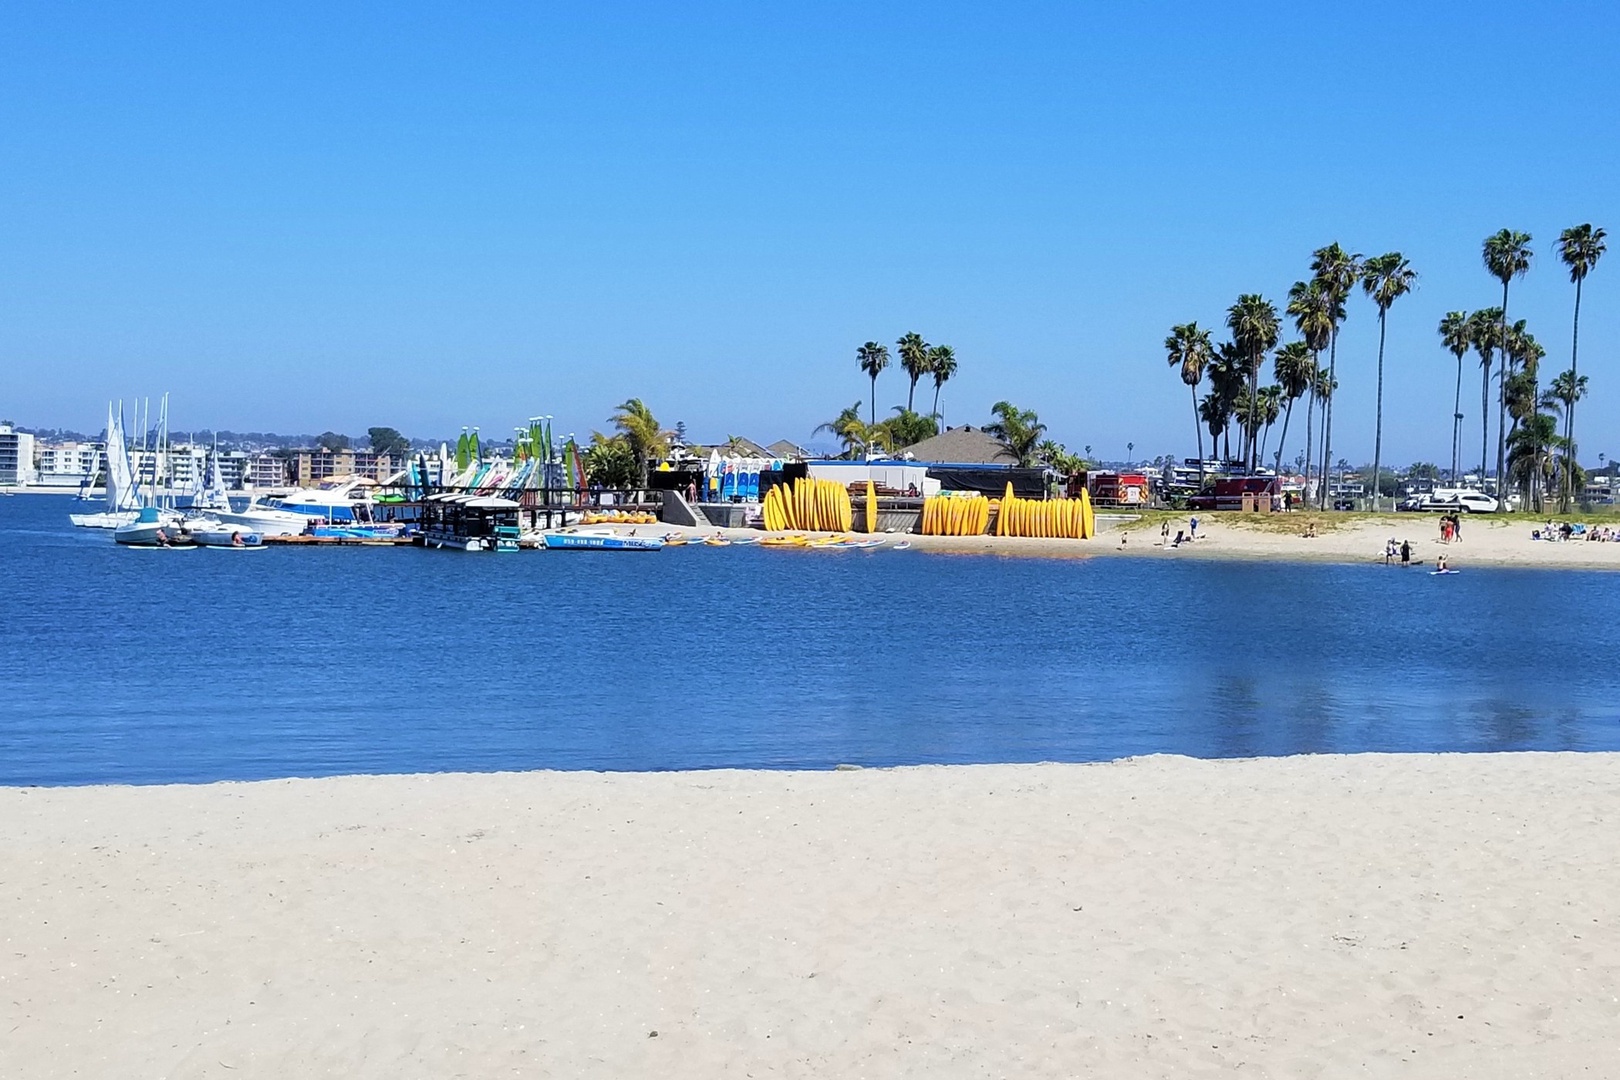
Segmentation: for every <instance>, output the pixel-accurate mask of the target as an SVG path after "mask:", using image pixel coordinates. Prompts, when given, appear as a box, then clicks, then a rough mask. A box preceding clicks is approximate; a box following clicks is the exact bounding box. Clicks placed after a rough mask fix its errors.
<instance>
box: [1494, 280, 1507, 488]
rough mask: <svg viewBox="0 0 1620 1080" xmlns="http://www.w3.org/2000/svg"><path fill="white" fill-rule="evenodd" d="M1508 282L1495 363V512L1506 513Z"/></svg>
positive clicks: (1503, 302)
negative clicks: (1500, 349) (1499, 346)
mask: <svg viewBox="0 0 1620 1080" xmlns="http://www.w3.org/2000/svg"><path fill="white" fill-rule="evenodd" d="M1507 304H1508V283H1507V279H1505V278H1504V279H1503V281H1502V358H1501V359H1500V360H1499V361H1498V362H1497V365H1496V382H1497V386H1496V498H1497V504H1496V512H1497V513H1499V514H1505V513H1507V508H1508V505H1507V477H1506V475H1505V474H1506V470H1507V353H1508V348H1507V310H1508V307H1507Z"/></svg>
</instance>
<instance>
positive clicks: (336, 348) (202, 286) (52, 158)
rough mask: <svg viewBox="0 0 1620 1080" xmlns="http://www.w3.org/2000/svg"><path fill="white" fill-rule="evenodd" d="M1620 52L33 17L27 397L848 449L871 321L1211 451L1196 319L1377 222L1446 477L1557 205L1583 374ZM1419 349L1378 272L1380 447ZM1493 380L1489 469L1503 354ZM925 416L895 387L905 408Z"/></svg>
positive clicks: (1475, 37) (425, 11) (421, 21)
mask: <svg viewBox="0 0 1620 1080" xmlns="http://www.w3.org/2000/svg"><path fill="white" fill-rule="evenodd" d="M1616 40H1620V11H1617V10H1616V9H1615V8H1613V7H1611V6H1599V5H1592V6H1585V7H1582V6H1575V5H1557V4H1555V5H1538V6H1535V7H1533V8H1530V7H1521V6H1520V5H1509V4H1499V3H1487V4H1470V5H1466V6H1464V5H1435V6H1426V7H1423V8H1421V9H1420V8H1414V7H1407V8H1401V7H1396V6H1379V7H1365V6H1364V7H1360V8H1355V9H1343V8H1340V9H1334V10H1331V11H1329V10H1317V9H1314V8H1310V7H1306V8H1300V7H1298V6H1296V5H1282V4H1248V5H1243V6H1241V7H1238V8H1225V7H1222V8H1219V9H1217V8H1204V7H1195V6H1187V7H1180V6H1176V5H1155V6H1133V7H1130V8H1129V9H1126V8H1120V9H1118V10H1113V9H1099V10H1092V11H1081V10H1078V9H1076V8H1074V7H1073V6H1071V5H1057V4H1050V5H1047V4H1031V5H1020V6H1018V7H1017V8H1016V10H1010V11H1003V10H997V11H990V10H986V9H978V8H973V7H969V6H966V5H960V6H958V5H939V4H927V5H923V4H893V5H883V6H881V8H877V9H874V8H872V7H870V6H868V5H855V4H841V5H833V4H823V5H816V6H815V7H814V8H813V10H812V9H804V10H776V9H768V8H761V7H759V6H756V5H742V4H731V5H724V4H699V5H686V6H683V7H681V8H680V9H679V10H676V9H673V8H670V7H667V6H664V5H648V4H636V5H618V6H608V5H593V6H586V7H584V8H581V9H578V10H573V11H567V10H560V9H540V8H538V7H535V6H531V5H517V4H492V5H483V6H480V7H478V8H476V9H467V8H463V9H459V10H451V9H448V8H443V7H433V6H427V5H416V4H410V5H392V6H385V5H375V6H357V5H343V6H339V7H336V8H333V7H331V6H327V5H313V4H283V5H276V6H274V7H271V8H260V9H247V8H235V7H222V6H216V5H201V4H193V5H179V4H155V5H146V6H139V7H135V6H117V5H99V4H92V5H53V4H46V3H40V2H32V0H27V2H24V0H19V2H14V3H11V4H8V5H6V6H5V7H4V9H0V42H3V43H4V44H3V45H0V200H3V202H4V205H5V206H6V208H7V209H6V213H5V214H4V215H3V216H0V414H3V415H5V416H7V417H10V418H13V419H15V420H17V421H18V422H19V423H23V424H27V425H31V426H47V427H51V426H60V427H69V428H78V429H80V430H91V431H93V430H97V429H99V427H100V426H101V422H102V420H103V418H104V417H105V409H106V402H107V400H108V399H109V398H117V397H124V398H129V397H130V396H131V395H134V394H150V395H153V396H156V395H157V394H160V393H162V392H164V391H169V392H171V393H172V394H173V403H174V404H173V412H174V417H175V423H176V425H177V426H178V427H182V428H185V427H197V428H200V427H213V428H230V429H236V430H258V431H272V430H273V431H282V432H294V431H309V432H317V431H322V430H326V429H332V430H337V431H343V432H348V433H350V434H355V435H359V434H363V433H364V431H365V429H366V428H367V427H369V426H372V425H380V424H386V425H390V426H393V427H396V428H399V429H400V430H401V431H404V432H405V433H406V434H407V435H412V436H419V437H446V436H448V437H451V438H453V437H454V434H455V432H457V431H459V430H460V428H461V426H462V425H466V424H477V425H480V426H481V427H482V428H483V429H484V430H485V431H486V432H488V433H490V434H491V435H493V436H495V437H499V436H500V435H501V434H503V433H506V432H509V431H510V429H511V428H512V426H513V425H515V424H519V423H521V422H523V421H524V420H525V419H526V418H527V417H528V416H530V415H534V414H537V413H547V414H551V415H553V416H555V417H556V418H557V420H556V423H557V426H558V429H559V430H574V431H577V432H579V433H580V434H581V435H584V434H587V433H588V432H589V431H590V430H592V429H593V428H603V427H605V426H606V424H607V420H606V418H607V416H608V414H609V412H610V411H611V409H612V407H613V406H614V405H615V404H616V403H618V402H620V401H622V400H624V399H625V398H628V397H632V396H635V397H641V398H643V399H644V400H646V401H647V403H648V404H649V405H650V406H651V407H652V408H653V410H654V411H655V412H656V413H657V415H658V416H659V418H660V419H661V420H663V421H664V422H665V423H666V424H667V425H671V426H672V425H673V424H674V423H675V422H676V421H683V422H685V423H686V425H687V427H688V429H689V430H690V432H691V434H692V436H693V437H694V438H697V439H701V440H720V439H723V438H724V437H725V436H726V435H728V434H742V435H747V436H749V437H752V438H755V439H758V440H761V441H764V442H769V441H771V440H774V439H778V438H791V439H795V440H797V441H800V442H804V441H808V440H809V439H810V437H811V431H812V429H813V428H814V427H815V426H816V425H817V424H818V423H821V422H822V421H825V420H829V419H831V418H832V417H833V416H834V415H836V413H837V412H838V410H839V409H840V408H842V407H844V406H846V405H848V404H850V403H851V402H853V401H855V400H857V399H860V400H861V401H863V402H864V401H865V400H866V396H867V383H866V380H865V379H864V377H863V376H862V375H861V374H860V372H859V371H858V370H857V368H856V363H855V350H856V347H857V346H859V345H860V344H861V343H862V342H864V341H867V340H869V339H876V340H879V341H883V342H886V343H888V344H889V345H890V346H891V349H892V347H893V342H894V340H895V339H896V338H898V337H899V336H900V335H901V334H903V333H905V332H907V331H912V330H915V331H918V332H920V333H921V334H923V335H924V336H925V337H927V338H928V339H929V340H930V341H932V342H935V343H948V344H950V345H952V346H953V347H954V348H955V350H956V352H957V355H958V357H959V360H960V365H961V366H960V370H959V373H958V376H957V377H956V379H954V380H953V381H952V382H951V383H949V384H948V385H947V387H946V391H945V394H944V400H943V405H944V413H945V419H946V421H947V423H950V424H960V423H964V422H970V423H975V424H978V423H982V422H983V421H984V420H985V419H986V418H987V414H988V411H989V407H990V405H991V403H992V402H994V401H996V400H998V399H1003V398H1005V399H1010V400H1012V401H1013V402H1015V403H1017V404H1018V405H1020V406H1022V407H1025V408H1033V409H1035V410H1037V411H1038V412H1039V414H1040V417H1041V419H1042V420H1043V421H1044V422H1045V423H1046V424H1047V425H1048V427H1049V428H1050V432H1051V434H1052V435H1053V436H1054V437H1055V438H1057V439H1059V440H1061V441H1064V442H1066V443H1068V444H1069V445H1070V447H1071V448H1072V449H1075V450H1079V449H1081V448H1082V447H1084V446H1087V445H1090V446H1093V447H1094V448H1095V452H1096V455H1097V456H1099V457H1102V458H1119V457H1123V456H1124V454H1125V445H1126V443H1127V442H1132V443H1134V444H1135V456H1137V457H1147V456H1152V455H1156V454H1160V453H1175V454H1177V455H1190V454H1191V453H1193V452H1194V433H1193V429H1192V416H1191V408H1190V405H1189V403H1188V398H1187V393H1186V389H1185V387H1184V386H1183V385H1182V384H1181V383H1180V381H1179V379H1178V378H1177V377H1176V375H1175V373H1174V372H1172V371H1171V370H1170V369H1169V367H1168V366H1167V364H1166V362H1165V357H1164V351H1163V347H1162V341H1163V339H1164V336H1165V334H1166V333H1167V332H1168V330H1169V328H1170V327H1171V326H1172V325H1173V324H1175V323H1179V322H1185V321H1188V320H1192V319H1196V320H1198V321H1199V323H1200V324H1202V325H1204V326H1206V327H1209V326H1216V327H1218V326H1219V325H1220V323H1221V320H1222V318H1223V315H1224V312H1225V309H1226V307H1227V306H1228V305H1229V304H1230V303H1231V302H1232V301H1233V300H1234V299H1235V298H1236V297H1237V295H1238V294H1239V293H1245V292H1260V293H1263V294H1264V295H1265V296H1267V297H1268V298H1269V299H1271V300H1272V301H1273V302H1275V303H1276V304H1277V305H1278V307H1279V308H1281V307H1282V305H1283V303H1284V302H1285V299H1286V293H1287V289H1288V286H1289V285H1290V283H1291V282H1293V281H1294V280H1295V279H1297V278H1301V277H1304V276H1305V275H1306V273H1307V263H1308V260H1309V256H1310V252H1311V250H1312V249H1313V248H1315V247H1318V246H1321V245H1323V244H1326V243H1328V242H1330V241H1335V240H1336V241H1339V242H1341V243H1343V244H1344V245H1345V246H1346V247H1348V248H1350V249H1351V250H1354V251H1360V252H1364V253H1367V254H1376V253H1380V252H1384V251H1387V250H1392V249H1398V250H1400V251H1401V252H1403V253H1404V254H1405V255H1406V256H1407V258H1409V259H1410V260H1411V262H1412V264H1413V266H1414V267H1415V268H1416V269H1417V271H1418V273H1419V275H1420V280H1419V284H1418V289H1417V291H1416V292H1415V293H1414V294H1413V295H1411V296H1409V297H1405V298H1403V299H1402V300H1400V301H1399V302H1398V303H1397V304H1396V305H1395V306H1394V308H1393V309H1392V310H1391V313H1390V321H1389V344H1388V357H1387V360H1386V370H1387V376H1386V378H1387V383H1386V392H1385V413H1384V417H1385V419H1384V423H1385V435H1384V438H1385V446H1384V460H1385V461H1386V462H1387V463H1390V464H1394V465H1405V464H1407V463H1410V462H1412V461H1415V460H1428V461H1434V462H1439V463H1441V464H1442V465H1444V464H1446V463H1447V462H1448V460H1449V453H1450V439H1451V419H1450V417H1451V396H1452V387H1453V382H1454V379H1455V370H1456V369H1455V362H1454V360H1453V358H1452V357H1451V355H1450V354H1449V353H1447V352H1446V351H1445V350H1444V349H1443V348H1442V347H1441V345H1440V342H1439V339H1438V337H1437V334H1436V330H1435V328H1436V324H1437V323H1438V321H1439V319H1440V316H1441V315H1442V314H1443V313H1444V312H1446V311H1449V310H1453V309H1466V310H1473V309H1476V308H1480V307H1487V306H1491V305H1493V304H1495V303H1498V302H1499V300H1500V287H1499V286H1498V285H1497V283H1496V282H1495V281H1494V280H1493V279H1492V278H1490V277H1489V276H1488V275H1487V274H1486V272H1485V270H1484V268H1483V267H1482V265H1481V262H1480V243H1481V241H1482V240H1483V238H1484V237H1485V236H1486V235H1487V234H1489V233H1491V232H1493V231H1495V230H1497V229H1499V228H1502V227H1510V228H1514V229H1519V230H1523V231H1527V232H1529V233H1531V234H1533V236H1534V243H1533V247H1534V249H1535V252H1536V258H1535V263H1534V265H1533V267H1532V269H1531V271H1530V273H1529V275H1528V276H1527V277H1526V278H1525V279H1523V280H1522V281H1521V282H1518V283H1516V284H1515V286H1514V291H1513V296H1512V303H1511V309H1512V310H1511V315H1512V317H1514V318H1527V319H1528V320H1529V321H1530V328H1531V330H1532V331H1533V332H1534V333H1535V334H1536V336H1537V337H1538V338H1539V339H1540V341H1541V343H1542V345H1543V346H1544V347H1545V348H1546V349H1547V358H1546V360H1545V361H1544V362H1543V371H1544V372H1545V373H1546V375H1545V376H1544V380H1543V381H1544V382H1545V381H1546V380H1547V379H1550V377H1551V374H1552V373H1554V372H1557V371H1561V370H1563V369H1564V368H1566V367H1567V366H1568V363H1569V336H1570V319H1571V306H1572V302H1573V289H1572V287H1571V286H1570V284H1569V279H1568V275H1567V273H1566V271H1565V270H1564V268H1563V267H1562V266H1561V265H1560V264H1559V263H1558V261H1557V257H1556V254H1555V252H1554V249H1553V242H1554V241H1555V240H1556V238H1557V235H1558V232H1559V230H1561V229H1563V228H1565V227H1567V226H1571V225H1575V224H1578V223H1581V222H1587V221H1590V222H1593V223H1594V224H1597V225H1600V226H1604V227H1606V228H1608V229H1609V230H1610V232H1611V233H1614V234H1615V235H1616V236H1620V232H1617V230H1620V184H1616V182H1615V176H1616V173H1617V171H1620V169H1617V165H1620V150H1617V146H1616V143H1615V140H1614V139H1613V138H1612V137H1611V135H1610V129H1611V127H1612V124H1611V123H1610V122H1609V120H1608V118H1609V117H1612V116H1613V115H1615V114H1616V112H1617V111H1620V77H1617V76H1616V75H1615V74H1614V73H1613V72H1612V68H1611V65H1609V64H1608V62H1607V61H1608V56H1607V55H1606V51H1605V50H1606V48H1607V47H1608V46H1609V45H1611V44H1612V43H1613V42H1614V41H1616ZM1376 338H1377V320H1376V316H1375V312H1374V309H1373V307H1372V305H1371V304H1370V303H1369V302H1367V301H1366V300H1364V299H1363V298H1361V297H1360V296H1359V295H1358V296H1357V297H1356V298H1355V299H1354V300H1352V302H1351V310H1350V317H1349V321H1348V322H1347V324H1346V326H1345V330H1344V333H1343V335H1342V337H1341V342H1340V351H1339V378H1340V384H1341V386H1340V390H1339V394H1338V396H1337V398H1336V401H1335V419H1334V428H1335V430H1334V446H1335V451H1336V454H1335V456H1343V457H1346V458H1349V459H1350V460H1351V461H1353V462H1357V463H1360V462H1363V461H1367V460H1370V458H1371V454H1372V436H1373V378H1374V363H1375V357H1376V344H1377V341H1376ZM1617 341H1620V254H1616V255H1611V256H1610V258H1609V260H1607V261H1605V262H1603V263H1600V264H1599V266H1598V267H1597V268H1596V269H1595V270H1594V271H1593V273H1592V276H1591V277H1590V278H1589V279H1588V281H1587V284H1586V290H1585V297H1584V306H1583V312H1582V326H1581V342H1582V349H1581V370H1582V372H1583V373H1584V374H1588V375H1590V377H1591V390H1590V395H1589V397H1588V398H1587V399H1586V400H1585V401H1583V402H1582V405H1581V411H1580V416H1579V421H1580V426H1581V432H1582V434H1581V438H1580V442H1581V447H1582V455H1581V456H1582V460H1583V461H1584V462H1585V463H1587V464H1588V465H1589V466H1590V465H1593V464H1595V463H1596V459H1597V454H1598V453H1599V452H1605V453H1607V452H1611V451H1612V452H1615V453H1620V439H1616V440H1615V442H1614V445H1612V446H1610V445H1607V444H1605V443H1604V441H1603V440H1604V439H1605V438H1607V433H1609V432H1612V431H1614V429H1615V425H1616V422H1617V420H1620V372H1616V370H1615V367H1616V365H1615V363H1614V361H1615V351H1616V343H1617ZM1266 371H1267V373H1268V375H1269V371H1270V365H1269V363H1268V365H1267V368H1266ZM1463 379H1464V382H1463V387H1464V390H1463V411H1464V412H1465V413H1466V414H1467V417H1468V418H1467V420H1465V423H1464V438H1463V446H1464V455H1463V461H1464V463H1465V464H1467V463H1469V453H1470V452H1469V451H1468V450H1467V447H1468V446H1469V445H1470V443H1469V437H1468V432H1469V431H1470V430H1473V431H1474V432H1475V436H1474V445H1475V446H1476V448H1477V432H1478V427H1477V425H1478V422H1479V417H1478V415H1477V413H1478V407H1479V406H1478V395H1479V372H1478V368H1477V366H1476V362H1475V361H1474V359H1473V358H1472V357H1470V358H1468V359H1467V360H1465V361H1464V376H1463ZM1470 395H1472V397H1470ZM904 400H905V382H904V378H903V376H902V375H901V374H900V373H899V371H898V370H897V369H891V372H890V373H888V374H886V375H885V376H884V379H883V380H882V381H881V382H880V384H879V408H880V409H886V408H887V407H888V406H890V405H893V404H895V403H898V402H903V401H904ZM1493 424H1494V421H1493ZM1493 432H1494V429H1493ZM1492 437H1493V440H1494V433H1493V436H1492ZM822 441H823V442H825V441H826V440H825V439H823V440H822ZM1302 442H1303V431H1302V430H1301V429H1299V428H1298V426H1297V418H1296V430H1294V431H1291V432H1290V450H1289V453H1288V458H1289V459H1290V460H1291V459H1292V457H1293V454H1294V453H1295V452H1296V451H1297V450H1298V449H1299V448H1300V444H1302Z"/></svg>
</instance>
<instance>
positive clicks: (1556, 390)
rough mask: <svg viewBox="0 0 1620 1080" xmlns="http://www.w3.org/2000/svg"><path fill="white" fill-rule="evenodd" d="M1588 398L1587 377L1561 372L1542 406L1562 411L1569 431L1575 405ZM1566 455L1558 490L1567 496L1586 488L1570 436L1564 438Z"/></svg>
mask: <svg viewBox="0 0 1620 1080" xmlns="http://www.w3.org/2000/svg"><path fill="white" fill-rule="evenodd" d="M1585 396H1586V376H1585V375H1576V374H1575V369H1574V368H1571V369H1569V370H1568V371H1560V372H1559V373H1558V374H1557V375H1555V376H1553V381H1552V386H1551V387H1549V388H1548V390H1547V392H1546V393H1545V394H1542V395H1541V401H1542V404H1543V405H1545V406H1547V407H1548V408H1551V409H1553V410H1555V411H1557V410H1562V411H1563V413H1564V417H1565V425H1564V429H1565V430H1566V431H1567V430H1569V425H1568V417H1569V413H1570V410H1571V409H1573V408H1575V403H1576V402H1577V401H1579V400H1580V399H1581V398H1583V397H1585ZM1563 450H1564V454H1563V456H1562V458H1560V460H1559V464H1558V490H1559V491H1560V492H1561V493H1565V494H1566V495H1572V494H1573V493H1574V492H1575V491H1577V490H1579V489H1580V488H1581V487H1582V486H1584V480H1583V478H1582V474H1581V471H1580V466H1579V465H1578V464H1577V463H1576V461H1575V454H1576V447H1575V444H1574V443H1573V442H1571V441H1570V439H1569V436H1567V435H1566V436H1564V446H1563Z"/></svg>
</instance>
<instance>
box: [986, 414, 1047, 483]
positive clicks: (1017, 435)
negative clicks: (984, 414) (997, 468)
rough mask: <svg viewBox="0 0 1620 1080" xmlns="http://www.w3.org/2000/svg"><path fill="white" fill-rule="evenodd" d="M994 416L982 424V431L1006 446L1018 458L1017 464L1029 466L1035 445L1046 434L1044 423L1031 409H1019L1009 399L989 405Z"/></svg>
mask: <svg viewBox="0 0 1620 1080" xmlns="http://www.w3.org/2000/svg"><path fill="white" fill-rule="evenodd" d="M990 414H991V415H992V416H994V417H995V419H994V420H992V421H991V422H990V423H988V424H986V425H984V433H985V434H986V435H989V436H990V437H991V438H992V439H995V440H997V441H999V442H1000V443H1001V445H1003V446H1005V447H1006V448H1007V451H1008V453H1010V454H1012V456H1013V457H1015V458H1017V459H1018V464H1020V465H1023V466H1026V467H1027V466H1029V465H1030V464H1031V463H1032V462H1033V461H1034V460H1035V447H1037V446H1038V445H1040V441H1041V436H1042V435H1044V434H1046V425H1045V424H1043V423H1041V422H1040V418H1039V417H1038V416H1036V415H1035V413H1034V411H1033V410H1031V409H1020V408H1018V407H1017V406H1015V405H1013V404H1012V403H1011V402H1009V401H998V402H996V403H995V404H994V405H992V406H990Z"/></svg>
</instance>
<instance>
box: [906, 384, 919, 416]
mask: <svg viewBox="0 0 1620 1080" xmlns="http://www.w3.org/2000/svg"><path fill="white" fill-rule="evenodd" d="M916 399H917V376H915V375H913V376H912V377H911V389H910V390H908V391H907V392H906V412H910V411H911V406H912V403H913V402H914V401H916Z"/></svg>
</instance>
